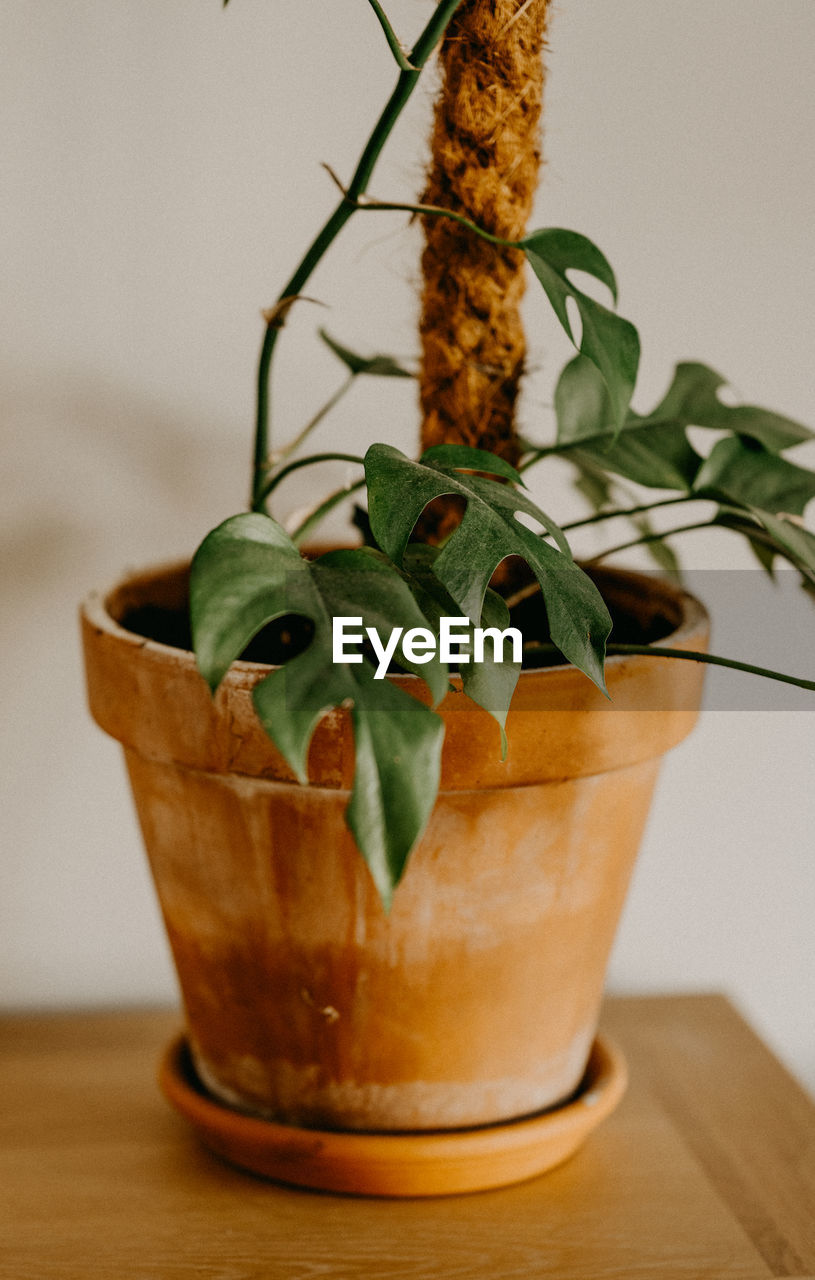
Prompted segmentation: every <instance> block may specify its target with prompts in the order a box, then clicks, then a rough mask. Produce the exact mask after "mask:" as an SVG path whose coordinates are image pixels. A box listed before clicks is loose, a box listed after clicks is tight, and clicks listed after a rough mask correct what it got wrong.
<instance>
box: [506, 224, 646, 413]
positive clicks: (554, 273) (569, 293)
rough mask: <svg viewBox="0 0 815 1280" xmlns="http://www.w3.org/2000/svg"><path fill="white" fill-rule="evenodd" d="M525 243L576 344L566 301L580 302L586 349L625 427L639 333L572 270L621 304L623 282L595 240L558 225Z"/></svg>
mask: <svg viewBox="0 0 815 1280" xmlns="http://www.w3.org/2000/svg"><path fill="white" fill-rule="evenodd" d="M520 246H521V248H522V249H523V251H524V253H525V254H526V257H527V260H528V262H529V264H530V266H531V267H532V270H533V271H534V273H535V275H536V276H537V277H538V280H539V281H540V282H541V284H542V285H543V288H544V290H545V291H546V295H547V297H548V298H549V301H550V303H551V305H552V308H553V310H554V312H555V315H556V316H557V318H558V320H559V321H560V323H561V325H562V326H563V328H564V329H565V331H566V333H567V334H568V336H569V338H570V339H571V340H572V342H575V336H574V332H573V330H572V325H571V321H570V319H569V314H568V310H567V306H566V304H567V302H568V300H569V298H572V299H573V301H574V302H575V303H576V305H577V310H578V312H579V315H580V321H581V324H582V327H583V332H582V335H581V339H580V351H581V353H582V354H583V355H584V356H586V357H587V358H588V359H589V360H591V362H592V363H593V364H594V365H596V367H597V368H598V369H599V371H600V373H601V374H602V377H603V381H604V382H605V384H606V386H607V388H608V394H609V397H610V401H611V406H612V412H613V421H614V423H615V425H616V427H617V428H618V429H619V428H620V427H622V425H623V423H624V422H625V417H626V413H627V411H628V406H629V404H630V402H631V396H632V394H633V391H634V384H635V382H636V380H637V366H638V364H639V358H640V340H639V335H638V333H637V330H636V329H635V328H634V326H633V324H631V322H630V321H628V320H624V319H623V318H622V316H619V315H617V314H616V313H615V312H614V311H610V310H609V309H608V308H607V307H604V306H603V305H602V304H601V303H599V302H595V301H594V299H593V298H590V297H589V296H588V294H586V293H583V291H582V290H581V289H578V288H577V286H576V285H574V284H572V282H571V281H570V280H569V278H568V272H569V271H584V272H587V273H588V274H589V275H592V276H594V278H595V279H596V280H599V281H600V282H601V283H602V284H604V285H606V286H607V288H608V289H609V290H610V292H611V296H612V298H613V299H614V301H615V303H616V301H617V283H616V280H615V279H614V272H613V271H612V269H611V266H610V265H609V263H608V262H607V260H606V259H605V257H604V256H603V254H602V253H601V252H600V250H599V249H598V248H597V246H596V245H594V244H592V242H591V240H587V239H586V237H585V236H581V235H578V233H577V232H575V231H565V230H562V229H561V228H558V227H550V228H548V229H547V230H544V231H534V232H533V233H532V235H530V236H527V237H526V238H525V239H524V240H521V241H520ZM575 345H577V344H576V343H575Z"/></svg>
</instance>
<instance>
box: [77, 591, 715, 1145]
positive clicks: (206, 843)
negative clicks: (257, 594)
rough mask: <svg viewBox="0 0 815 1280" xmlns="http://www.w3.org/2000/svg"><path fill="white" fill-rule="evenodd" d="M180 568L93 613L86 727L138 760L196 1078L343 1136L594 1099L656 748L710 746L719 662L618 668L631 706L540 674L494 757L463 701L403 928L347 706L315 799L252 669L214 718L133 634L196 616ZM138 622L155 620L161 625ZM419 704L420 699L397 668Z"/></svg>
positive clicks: (191, 686)
mask: <svg viewBox="0 0 815 1280" xmlns="http://www.w3.org/2000/svg"><path fill="white" fill-rule="evenodd" d="M601 586H602V589H603V591H604V594H605V595H606V596H607V598H615V599H616V600H617V602H618V603H620V602H622V604H623V605H624V606H625V608H626V609H627V610H628V612H629V613H630V614H631V615H632V616H633V617H635V618H636V617H642V616H646V615H647V616H652V615H654V614H657V615H661V616H662V617H664V618H665V619H667V623H666V629H668V630H670V627H671V625H672V624H673V626H674V628H675V629H674V630H673V633H672V634H671V635H670V640H669V643H670V644H672V645H674V646H682V647H686V648H696V649H698V648H701V647H704V645H705V643H706V633H707V624H706V616H705V613H704V610H703V609H702V607H701V606H700V605H699V604H698V602H696V601H695V600H693V599H692V598H691V597H689V596H687V595H685V594H684V593H682V592H680V591H679V590H677V589H675V588H673V587H671V586H668V585H666V584H664V583H659V582H657V581H656V580H653V579H650V578H647V577H640V576H638V575H633V574H625V573H621V572H616V571H615V572H612V571H608V572H606V573H604V574H603V575H602V583H601ZM185 590H186V583H185V575H184V573H183V571H180V570H178V569H177V568H175V569H170V570H163V571H159V572H157V573H154V574H149V575H144V576H137V577H132V578H130V579H128V580H127V581H126V582H124V583H123V584H122V585H120V586H118V587H116V588H115V589H114V590H112V591H111V592H109V593H108V594H107V595H105V596H101V595H94V596H92V597H91V598H90V599H89V600H88V601H87V603H86V604H85V606H84V609H83V631H84V645H85V656H86V663H87V678H88V688H89V695H90V705H91V710H92V713H93V715H94V717H95V718H96V720H97V721H98V723H99V724H100V725H101V726H102V728H103V729H105V730H107V732H108V733H110V734H112V735H113V736H114V737H115V738H117V739H118V740H119V741H120V742H121V743H122V744H123V746H124V749H125V756H126V759H127V767H128V770H129V773H130V779H131V782H132V786H133V791H134V795H135V799H136V805H137V808H138V813H139V818H140V822H141V826H142V831H143V833H144V839H145V843H146V846H147V850H148V855H149V858H150V864H151V867H152V872H153V876H154V878H155V882H156V886H157V890H158V895H159V898H160V901H161V907H162V910H163V914H164V919H165V922H166V926H167V930H168V934H169V939H170V944H171V947H172V951H173V955H174V959H175V964H176V967H177V971H178V977H179V981H180V985H181V990H182V995H183V1001H184V1005H185V1008H186V1014H187V1019H188V1029H189V1030H188V1034H189V1039H190V1044H191V1048H192V1053H193V1056H194V1061H195V1065H196V1068H197V1071H198V1073H199V1076H200V1077H201V1078H202V1080H203V1081H204V1083H205V1084H206V1086H207V1087H208V1089H209V1090H210V1091H211V1092H212V1093H213V1094H214V1095H215V1096H217V1097H219V1098H220V1099H222V1100H223V1101H225V1102H226V1103H227V1104H229V1105H231V1106H234V1107H237V1108H239V1109H243V1110H247V1111H249V1112H251V1113H254V1114H256V1115H260V1116H265V1117H269V1118H275V1119H277V1120H282V1121H284V1122H287V1123H291V1124H298V1125H304V1126H312V1127H316V1128H323V1129H331V1128H334V1129H337V1128H342V1129H351V1130H357V1129H363V1130H385V1131H389V1130H405V1129H411V1130H427V1129H439V1128H444V1129H447V1128H456V1127H460V1126H461V1127H463V1126H472V1125H481V1124H485V1123H489V1122H496V1121H501V1120H506V1119H508V1118H511V1117H517V1116H523V1115H527V1114H529V1113H533V1112H537V1111H539V1110H541V1109H542V1108H545V1107H549V1106H551V1105H553V1104H555V1103H557V1102H559V1101H560V1100H562V1099H564V1098H567V1097H568V1096H569V1095H571V1094H572V1093H573V1091H574V1090H575V1089H576V1087H577V1085H578V1083H579V1082H580V1080H581V1077H582V1075H583V1072H584V1068H585V1066H586V1061H587V1058H588V1055H589V1052H590V1049H591V1045H592V1041H593V1039H594V1036H595V1031H596V1025H597V1019H598V1010H599V1004H600V999H601V993H602V987H603V980H604V973H605V968H606V963H607V959H608V954H609V951H610V948H611V944H612V940H613V936H614V932H615V928H616V924H617V920H618V916H619V912H620V909H621V906H622V902H623V898H624V895H625V891H626V887H627V883H628V879H629V875H630V872H631V869H632V865H633V862H634V859H635V856H636V851H637V846H638V844H639V840H640V836H641V833H642V829H643V824H644V822H645V819H646V814H647V811H648V805H649V801H650V798H651V792H652V789H653V785H654V781H655V779H656V775H657V771H658V768H659V763H660V757H661V755H662V754H663V753H664V752H665V751H666V750H667V749H668V748H670V747H672V746H674V745H675V744H676V743H678V742H679V741H680V740H681V739H682V738H683V737H684V736H685V735H686V734H687V733H688V731H689V730H690V728H691V727H692V725H693V723H694V720H695V718H696V714H697V707H698V703H699V698H700V692H701V683H702V668H701V666H699V664H695V663H690V662H671V661H670V660H663V661H660V660H657V659H654V658H611V659H610V660H609V662H608V668H607V676H608V685H609V690H610V692H611V695H612V702H610V703H609V702H607V701H606V699H605V698H603V696H602V695H601V694H600V693H599V692H598V691H597V690H596V689H595V688H594V686H593V685H592V684H591V683H590V682H589V681H588V680H587V679H586V678H585V677H584V676H583V675H581V674H580V673H579V672H577V671H576V670H574V669H573V668H571V667H568V666H561V667H554V668H550V669H545V670H540V671H530V672H525V673H524V674H523V676H522V678H521V682H520V684H519V687H518V690H517V693H516V696H515V699H514V701H513V705H512V710H511V712H510V715H509V720H508V724H507V730H508V735H509V743H510V746H509V754H508V757H507V759H506V760H505V761H503V762H502V761H501V759H500V748H499V735H498V730H497V728H496V726H495V724H494V722H493V721H492V720H491V719H490V718H489V717H488V716H487V715H486V714H485V713H484V712H482V711H481V710H480V709H478V708H476V707H475V706H474V704H472V703H471V702H470V701H469V700H468V699H467V698H466V697H465V696H464V695H463V694H462V693H461V692H460V690H458V691H456V692H454V693H450V694H449V695H448V697H447V698H446V699H445V701H444V703H443V705H442V708H441V711H442V714H443V716H444V718H445V721H446V726H447V728H446V740H445V746H444V755H443V762H442V782H441V790H440V794H439V798H438V802H437V804H436V807H435V809H434V812H433V815H432V817H431V820H430V824H429V827H428V829H427V832H426V834H425V835H424V837H423V839H422V841H421V843H420V845H419V847H418V848H417V850H416V851H415V852H414V854H413V857H412V859H411V862H410V864H409V867H408V870H407V873H406V875H405V877H404V879H403V881H402V883H401V884H400V886H399V888H398V890H397V892H396V896H395V901H394V905H393V908H392V911H391V913H390V915H386V914H385V913H384V911H383V909H382V906H381V904H380V902H379V899H378V897H377V894H376V891H375V889H374V887H373V884H372V881H371V879H370V876H369V873H368V871H367V868H366V867H365V865H364V863H363V862H362V859H361V857H360V856H359V854H358V852H357V850H356V847H355V845H354V843H353V841H352V839H351V836H350V835H349V834H348V832H347V830H346V828H345V825H344V821H343V811H344V809H345V806H346V803H347V800H348V788H349V785H350V782H351V777H352V772H353V752H352V738H351V731H350V726H349V721H348V717H347V714H346V713H345V712H340V711H337V712H335V713H332V714H330V715H329V716H327V717H326V718H325V720H324V721H323V722H322V723H321V724H320V726H319V727H318V729H317V732H316V734H315V737H314V741H313V743H312V749H311V754H310V780H311V781H310V785H309V786H307V787H304V786H300V785H299V784H298V783H297V782H296V781H295V780H294V778H293V777H292V775H291V773H290V771H289V769H288V767H287V765H286V764H285V762H284V761H283V759H282V758H281V757H280V756H279V754H278V753H277V751H276V750H275V748H274V747H273V746H272V744H271V743H270V742H269V740H268V739H267V737H266V735H265V734H264V732H263V730H262V728H261V727H260V724H259V722H258V721H257V719H256V717H255V715H254V711H253V708H252V702H251V691H252V687H253V686H254V685H255V684H256V683H257V681H258V680H260V679H261V678H262V677H263V675H264V672H265V671H266V670H268V668H265V667H263V666H261V665H259V664H255V663H249V662H238V663H236V664H235V666H234V667H233V669H232V670H231V671H230V673H229V675H228V676H227V678H226V680H225V682H224V685H223V686H222V688H221V689H220V691H219V693H218V696H217V697H216V698H215V699H214V701H213V700H212V699H211V698H210V695H209V692H208V690H207V688H206V686H205V684H204V682H203V680H202V679H201V678H200V676H199V675H198V674H197V671H196V667H195V660H194V658H193V655H192V654H191V653H189V652H187V651H184V650H181V649H177V648H172V647H169V646H167V645H164V644H161V643H158V642H156V641H154V640H150V639H146V638H145V636H144V635H140V634H137V633H136V632H134V631H132V630H128V629H125V627H123V626H122V625H121V623H122V622H123V620H127V619H128V618H131V617H133V616H134V615H133V610H134V609H139V610H142V611H143V610H144V608H145V606H161V607H169V606H173V607H181V606H182V605H183V601H184V595H185ZM141 616H144V614H143V613H142V615H141ZM397 679H398V680H399V682H400V683H402V684H403V685H404V686H405V687H407V688H409V689H410V690H411V691H412V692H414V693H415V694H416V696H418V697H422V696H424V686H423V685H422V684H421V682H420V681H418V680H416V679H415V678H413V677H397Z"/></svg>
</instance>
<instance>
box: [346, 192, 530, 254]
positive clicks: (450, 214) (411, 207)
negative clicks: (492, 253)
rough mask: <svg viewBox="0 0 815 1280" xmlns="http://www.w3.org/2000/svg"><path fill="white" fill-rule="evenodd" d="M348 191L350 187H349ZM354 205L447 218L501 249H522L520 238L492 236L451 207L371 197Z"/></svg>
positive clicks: (366, 208)
mask: <svg viewBox="0 0 815 1280" xmlns="http://www.w3.org/2000/svg"><path fill="white" fill-rule="evenodd" d="M349 191H350V188H349ZM356 207H357V208H358V209H361V210H363V211H364V212H365V211H368V212H373V213H377V212H386V211H390V212H397V213H399V212H401V213H414V214H421V215H422V217H427V218H449V219H450V221H451V222H459V223H461V225H462V227H466V228H467V230H468V231H472V232H473V234H474V235H477V236H480V237H481V239H482V240H487V241H488V242H489V243H490V244H497V245H499V246H500V247H501V248H502V249H521V250H522V249H523V241H522V240H505V239H504V237H503V236H494V235H493V234H492V232H491V231H485V230H484V228H483V227H479V225H478V223H477V222H473V220H472V218H468V217H466V216H465V214H463V213H456V212H455V211H454V210H453V209H442V208H441V206H440V205H435V204H409V203H408V202H407V201H406V200H405V201H402V200H373V199H359V198H358V199H357V204H356Z"/></svg>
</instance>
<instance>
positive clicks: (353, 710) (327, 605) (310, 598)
mask: <svg viewBox="0 0 815 1280" xmlns="http://www.w3.org/2000/svg"><path fill="white" fill-rule="evenodd" d="M190 607H191V614H192V625H193V643H194V647H195V651H196V654H197V658H198V665H199V668H200V670H201V673H202V675H203V676H204V678H205V679H206V680H207V682H208V683H209V685H210V688H211V689H212V690H213V691H214V690H215V689H217V687H218V685H219V684H220V682H221V680H222V679H223V677H224V675H225V673H226V671H227V669H228V667H229V665H230V664H231V663H232V662H233V661H234V660H235V659H236V658H237V657H239V656H240V654H241V653H242V652H243V650H244V649H245V648H246V645H247V644H248V643H249V641H250V640H251V639H252V638H253V636H255V635H256V634H257V633H258V631H260V630H261V628H263V627H264V626H265V625H266V624H267V623H269V622H271V621H273V620H274V619H277V618H282V617H286V616H288V615H292V614H294V615H298V616H300V617H304V618H307V619H309V620H310V622H311V624H312V626H313V635H312V637H311V640H310V642H309V643H308V644H307V646H306V647H305V648H304V649H303V650H302V652H300V653H297V654H296V656H294V657H292V658H290V659H289V661H287V662H286V663H285V664H284V665H283V666H281V667H279V668H277V669H275V670H273V671H272V672H271V673H270V674H269V675H268V676H267V677H266V678H265V679H264V680H263V681H261V683H260V684H258V685H257V686H256V687H255V690H254V694H253V697H254V703H255V707H256V710H257V712H258V715H259V717H260V719H261V721H262V723H263V726H264V728H265V729H266V731H267V733H268V734H269V736H270V738H271V739H272V740H273V742H274V743H275V744H276V746H277V747H278V750H279V751H280V752H281V754H282V755H283V756H284V757H285V759H286V760H287V761H288V763H289V765H290V766H291V768H292V770H293V771H294V773H295V774H296V775H297V777H298V778H299V779H300V780H301V781H302V782H305V781H307V772H306V760H307V754H308V746H309V742H310V740H311V736H312V734H313V732H314V729H315V728H316V725H317V723H318V721H319V720H320V719H321V718H322V716H324V715H325V714H326V713H327V712H328V711H330V710H331V709H332V708H333V707H338V706H345V707H348V708H349V711H350V715H351V721H352V725H353V731H354V744H355V750H356V765H355V773H354V784H353V791H352V794H351V799H350V803H349V806H348V809H347V814H346V817H347V821H348V825H349V827H350V829H351V831H352V832H353V834H354V837H355V839H356V842H357V844H358V846H359V848H360V851H361V852H362V854H363V856H364V857H365V859H366V861H367V863H368V866H369V867H370V869H371V873H372V875H373V878H374V881H375V883H376V885H377V888H378V889H379V892H380V894H381V896H382V899H383V901H384V902H385V904H386V905H387V904H389V903H390V900H391V897H392V894H393V890H394V887H395V886H396V884H397V883H398V881H399V878H400V876H401V874H402V871H403V870H404V866H405V862H406V860H407V857H408V855H409V853H410V851H411V849H412V848H413V846H414V844H415V843H416V841H417V840H418V838H419V836H420V834H421V832H422V830H423V829H424V826H425V824H426V822H427V819H428V817H429V815H430V810H431V808H432V806H433V801H434V799H435V796H436V792H437V789H438V778H439V767H440V758H441V744H442V737H443V732H444V726H443V723H442V721H441V719H440V717H439V716H437V715H436V714H435V712H433V711H431V710H430V708H429V707H426V706H424V705H423V704H422V703H421V702H419V701H418V700H417V699H415V698H413V697H411V696H410V695H409V694H407V693H405V692H403V691H402V690H400V689H398V688H397V687H396V686H395V685H393V684H391V683H389V682H388V681H387V680H377V679H376V678H375V673H374V668H373V666H372V664H371V663H370V662H369V661H368V660H367V659H366V658H362V660H361V661H359V660H357V661H354V659H353V658H352V659H351V660H349V661H346V662H336V663H335V662H334V661H333V650H332V619H333V618H334V617H360V618H362V626H365V627H375V628H376V629H377V630H378V632H379V634H380V636H383V637H384V636H387V635H388V634H389V633H390V632H391V630H392V629H393V628H394V627H402V628H404V629H405V630H408V629H410V628H413V627H426V626H427V621H426V619H425V617H424V615H423V614H422V612H421V610H420V609H419V606H418V605H417V604H416V602H415V600H414V599H413V597H412V595H411V593H410V590H409V588H408V587H407V585H406V584H405V582H404V581H403V579H402V578H401V577H400V575H399V574H398V573H397V572H396V571H395V570H394V569H393V567H392V566H389V565H387V564H384V563H382V561H381V560H380V559H379V558H378V557H377V556H376V555H375V554H373V555H372V554H370V553H368V552H367V551H365V550H364V549H360V550H347V551H334V552H330V553H328V554H327V555H324V556H321V557H320V558H319V559H317V560H313V561H310V560H305V559H303V558H302V557H301V555H300V553H299V551H298V550H297V547H296V546H295V545H294V543H292V542H291V540H290V539H289V538H288V536H287V535H286V533H285V531H284V530H283V529H282V528H281V527H280V525H278V524H277V523H276V522H275V521H274V520H272V519H271V518H270V517H268V516H264V515H260V514H257V513H254V514H247V515H239V516H234V517H232V518H231V519H229V520H227V521H225V523H224V524H222V525H220V526H219V527H218V528H217V529H215V530H214V531H213V532H212V533H211V534H210V535H209V536H208V537H207V538H206V539H205V541H204V542H203V543H202V545H201V547H200V548H199V550H198V552H197V553H196V555H195V558H194V560H193V566H192V576H191V583H190ZM356 630H357V631H361V627H358V628H356ZM396 658H397V661H398V662H399V663H400V665H403V666H404V667H405V668H406V669H409V670H414V671H416V673H417V674H419V675H421V676H422V678H423V679H424V680H425V681H426V682H427V684H428V686H429V687H430V689H431V692H432V694H433V697H434V699H435V700H438V699H440V698H441V697H442V696H443V695H444V693H445V690H446V688H447V676H446V672H445V669H444V667H443V666H442V665H441V664H440V663H439V662H438V659H436V658H434V659H433V660H432V661H431V662H430V663H428V664H426V665H422V666H418V665H416V664H414V663H411V662H409V661H408V660H407V659H406V658H405V655H404V653H403V652H402V651H401V649H400V650H399V652H398V653H397V655H396Z"/></svg>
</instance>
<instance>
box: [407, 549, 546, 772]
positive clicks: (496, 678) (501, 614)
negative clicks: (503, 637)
mask: <svg viewBox="0 0 815 1280" xmlns="http://www.w3.org/2000/svg"><path fill="white" fill-rule="evenodd" d="M438 557H439V548H438V547H428V546H426V545H425V544H424V543H411V544H410V545H409V546H408V547H407V549H406V550H405V554H404V556H403V559H402V572H403V573H404V575H405V577H406V579H407V581H408V582H409V583H410V587H411V590H412V592H413V595H414V596H415V597H416V600H417V601H418V604H419V606H420V607H421V610H422V613H423V614H424V615H425V617H426V618H427V620H428V622H429V623H430V625H431V627H432V628H433V630H434V631H435V632H436V633H437V634H438V631H439V626H440V621H441V618H442V617H453V616H455V615H456V614H457V612H458V606H457V605H456V602H455V600H454V599H453V597H452V596H451V595H450V593H449V592H448V591H446V590H445V588H444V587H443V586H442V584H441V582H439V579H438V578H437V577H436V575H435V573H434V572H433V569H434V565H435V563H436V560H437V559H438ZM480 625H481V626H482V627H483V628H484V629H485V630H486V629H492V628H495V629H496V630H498V631H505V630H506V628H507V627H508V626H509V625H510V619H509V609H508V608H507V606H506V604H505V602H504V600H503V599H502V598H501V596H499V595H498V593H497V592H495V591H490V590H487V593H486V595H485V596H484V604H483V606H482V609H481V622H480ZM473 641H474V636H473V630H472V625H471V627H470V634H469V637H468V638H467V639H465V640H463V641H462V643H461V645H460V649H461V652H462V653H463V654H465V655H466V656H467V658H468V659H469V661H465V662H462V663H461V664H460V666H459V674H460V676H461V683H462V686H463V688H464V692H465V693H466V694H467V696H468V697H469V698H472V700H473V702H476V703H478V705H479V706H480V707H483V708H484V710H485V711H487V712H488V713H489V714H490V715H491V716H492V717H493V718H494V719H495V720H496V721H497V723H498V727H499V729H500V730H501V751H502V759H505V758H506V754H507V736H506V730H505V727H504V726H505V724H506V718H507V712H508V711H509V704H510V703H511V701H512V695H513V693H514V692H515V686H516V685H517V683H518V677H519V676H520V674H521V663H520V662H515V661H513V660H512V659H511V658H506V657H505V656H504V654H503V653H502V654H500V655H499V654H496V652H495V645H494V643H493V642H492V640H489V639H488V640H487V642H485V645H484V660H483V661H482V662H475V661H473Z"/></svg>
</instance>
